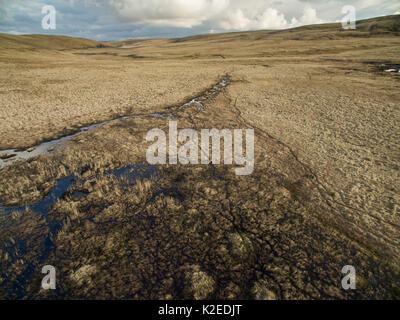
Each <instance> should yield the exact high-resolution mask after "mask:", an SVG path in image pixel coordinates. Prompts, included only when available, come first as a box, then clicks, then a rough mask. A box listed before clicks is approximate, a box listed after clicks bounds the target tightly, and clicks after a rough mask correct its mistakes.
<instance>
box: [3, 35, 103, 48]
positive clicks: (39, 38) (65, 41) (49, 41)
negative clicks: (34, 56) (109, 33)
mask: <svg viewBox="0 0 400 320" xmlns="http://www.w3.org/2000/svg"><path fill="white" fill-rule="evenodd" d="M102 45H103V44H102V43H101V42H98V41H94V40H88V39H82V38H71V37H66V36H53V35H36V34H34V35H11V34H5V33H0V49H21V50H22V49H27V50H29V49H30V50H32V49H48V50H64V49H83V48H89V47H96V46H102Z"/></svg>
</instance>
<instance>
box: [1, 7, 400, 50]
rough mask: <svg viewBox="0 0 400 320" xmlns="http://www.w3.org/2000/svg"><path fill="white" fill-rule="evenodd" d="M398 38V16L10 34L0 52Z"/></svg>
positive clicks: (6, 36) (399, 29)
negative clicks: (119, 32)
mask: <svg viewBox="0 0 400 320" xmlns="http://www.w3.org/2000/svg"><path fill="white" fill-rule="evenodd" d="M377 36H379V37H382V36H383V37H394V36H396V37H398V36H400V15H392V16H385V17H378V18H372V19H366V20H360V21H358V22H357V29H356V30H344V29H343V28H342V25H341V24H340V23H328V24H319V25H310V26H303V27H298V28H293V29H285V30H260V31H247V32H231V33H220V34H204V35H195V36H190V37H185V38H175V39H127V40H122V41H112V42H98V41H95V40H88V39H83V38H71V37H66V36H54V35H10V34H4V33H0V49H17V50H23V49H26V50H35V49H47V50H68V49H85V48H96V47H97V48H104V47H127V48H129V47H139V46H146V45H151V44H153V43H160V44H166V43H174V44H179V43H188V42H191V43H196V42H202V41H206V42H215V43H221V42H232V41H239V40H250V41H257V40H274V39H277V40H329V39H332V40H334V39H342V38H351V37H355V38H369V37H377Z"/></svg>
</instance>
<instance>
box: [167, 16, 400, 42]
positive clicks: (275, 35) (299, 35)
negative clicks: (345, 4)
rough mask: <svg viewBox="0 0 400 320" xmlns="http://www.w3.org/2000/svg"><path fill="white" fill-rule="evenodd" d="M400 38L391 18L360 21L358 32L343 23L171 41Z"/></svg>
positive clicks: (398, 20)
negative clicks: (344, 26)
mask: <svg viewBox="0 0 400 320" xmlns="http://www.w3.org/2000/svg"><path fill="white" fill-rule="evenodd" d="M374 36H400V15H392V16H385V17H378V18H372V19H366V20H359V21H357V29H356V30H344V29H343V28H342V24H341V23H327V24H316V25H309V26H302V27H298V28H293V29H285V30H273V31H271V30H260V31H247V32H231V33H221V34H204V35H196V36H190V37H185V38H176V39H171V42H174V43H179V42H189V41H190V42H192V41H203V40H206V41H207V40H220V41H229V40H233V39H236V40H240V39H242V40H267V39H271V40H272V39H280V40H321V39H340V38H344V37H346V38H347V37H357V38H358V37H366V38H367V37H374Z"/></svg>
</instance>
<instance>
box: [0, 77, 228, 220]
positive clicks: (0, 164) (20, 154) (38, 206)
mask: <svg viewBox="0 0 400 320" xmlns="http://www.w3.org/2000/svg"><path fill="white" fill-rule="evenodd" d="M229 83H230V79H229V76H228V75H226V76H225V77H224V78H223V79H222V80H221V81H220V82H218V83H217V84H216V85H214V86H213V87H212V88H211V89H209V90H207V91H206V92H205V93H204V94H202V95H200V96H198V97H196V98H193V99H190V100H189V101H188V102H186V103H184V104H183V105H181V106H180V107H179V108H178V109H177V110H178V111H179V110H182V109H183V108H187V107H191V106H193V105H198V106H199V107H200V112H203V111H204V109H205V106H204V103H203V102H204V101H206V100H208V99H210V98H212V97H214V96H215V95H217V94H218V93H219V92H220V91H221V90H222V89H223V88H224V87H226V86H227V85H228V84H229ZM144 117H155V118H163V119H171V118H172V119H173V118H177V116H176V115H175V114H174V113H170V114H160V113H151V114H140V115H131V116H123V117H120V118H117V119H114V120H107V121H103V122H100V123H96V124H92V125H90V126H87V127H82V128H80V129H79V131H78V132H77V133H75V134H72V135H67V136H64V137H62V138H59V139H55V140H52V141H49V142H44V143H42V144H40V145H39V146H37V147H35V149H34V150H33V151H31V152H29V151H27V150H23V151H19V150H14V149H11V150H2V151H0V155H4V154H7V157H9V156H10V155H13V156H12V157H11V158H8V159H3V160H0V170H1V169H3V168H4V167H6V166H9V165H10V164H12V163H14V162H15V161H17V160H27V159H31V158H33V157H36V156H39V155H43V154H51V153H52V152H54V150H55V148H57V147H58V146H59V145H61V144H62V143H64V142H67V141H69V140H71V139H72V138H74V137H76V136H78V135H80V134H83V133H85V132H89V131H91V130H93V129H95V128H98V127H101V126H103V125H105V124H107V123H110V122H116V121H121V120H127V119H133V118H144ZM49 148H52V149H51V151H49ZM53 148H54V149H53ZM107 175H114V176H116V177H117V178H119V179H121V178H124V181H126V182H127V183H129V184H132V183H134V182H135V181H136V180H137V179H143V178H150V177H152V176H154V175H158V169H157V167H156V166H150V165H148V164H133V165H128V166H124V167H121V168H117V169H113V170H110V171H107V172H106V173H104V174H103V176H107ZM77 176H79V174H75V173H73V174H70V175H69V176H67V177H65V178H62V179H59V180H57V181H56V183H55V186H54V187H53V188H52V189H51V190H50V192H49V194H48V195H47V196H46V197H45V198H44V199H43V200H41V201H39V202H37V203H35V204H31V205H24V206H4V205H2V204H1V203H0V213H1V214H4V213H6V214H7V213H8V214H9V213H11V212H20V211H24V210H26V209H30V210H31V211H33V212H36V213H38V214H41V215H42V216H47V213H48V212H49V210H51V208H52V206H53V205H54V204H55V203H56V201H57V200H58V199H60V198H61V197H62V195H63V194H65V193H66V192H67V191H68V190H69V189H70V188H71V187H74V186H76V185H77V184H78V183H80V182H79V179H78V178H77ZM171 190H172V189H171ZM171 190H166V191H165V190H164V191H162V192H169V191H171ZM75 196H78V197H79V196H80V195H79V194H76V195H75ZM82 196H84V195H82Z"/></svg>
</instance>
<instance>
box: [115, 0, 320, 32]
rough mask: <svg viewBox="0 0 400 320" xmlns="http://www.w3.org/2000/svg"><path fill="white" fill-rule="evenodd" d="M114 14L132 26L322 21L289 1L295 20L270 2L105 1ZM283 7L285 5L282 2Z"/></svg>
mask: <svg viewBox="0 0 400 320" xmlns="http://www.w3.org/2000/svg"><path fill="white" fill-rule="evenodd" d="M108 2H109V4H111V6H112V7H113V8H114V10H115V11H116V12H117V13H118V15H119V16H120V17H121V18H122V19H124V20H125V21H129V22H132V23H146V24H149V25H155V26H173V27H188V28H191V27H195V26H200V25H205V26H207V27H208V28H209V29H212V30H214V29H217V30H218V29H219V30H252V29H282V28H288V27H294V26H299V25H304V24H314V23H321V22H323V21H322V20H321V19H319V18H318V16H317V11H316V10H315V9H313V8H312V7H310V6H309V5H308V4H306V3H304V2H302V1H301V0H291V1H290V2H292V5H293V6H294V7H297V8H298V10H297V13H302V16H299V17H294V16H292V17H288V18H287V17H286V16H285V13H284V12H280V11H279V10H278V9H276V8H275V7H274V6H275V5H276V4H278V5H280V4H281V3H280V2H276V1H271V0H108ZM285 5H286V6H287V4H286V3H285Z"/></svg>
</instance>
